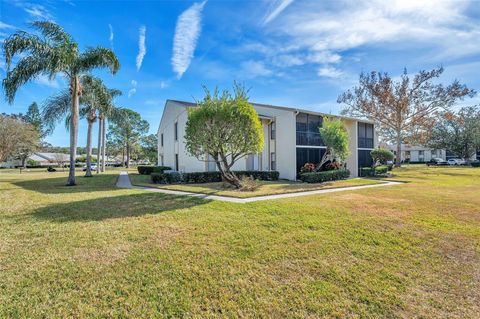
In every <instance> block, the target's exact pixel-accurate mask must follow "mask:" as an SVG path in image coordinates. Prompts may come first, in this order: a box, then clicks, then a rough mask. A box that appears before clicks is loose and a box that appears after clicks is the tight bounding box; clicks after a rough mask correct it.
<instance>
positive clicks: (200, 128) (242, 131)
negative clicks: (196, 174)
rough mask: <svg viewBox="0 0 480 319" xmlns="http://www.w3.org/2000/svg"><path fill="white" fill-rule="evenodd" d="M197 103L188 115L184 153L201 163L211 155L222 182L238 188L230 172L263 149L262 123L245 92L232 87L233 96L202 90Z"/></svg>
mask: <svg viewBox="0 0 480 319" xmlns="http://www.w3.org/2000/svg"><path fill="white" fill-rule="evenodd" d="M197 104H198V107H196V108H191V109H189V113H188V121H187V125H186V130H185V140H186V148H187V151H188V152H189V153H190V154H191V155H193V156H195V157H196V158H198V159H199V160H202V161H207V160H208V159H209V156H210V157H211V159H213V160H214V161H215V163H216V165H217V168H218V170H219V171H220V174H221V175H222V177H223V179H224V180H226V181H227V182H228V183H230V184H232V185H234V186H235V187H236V188H241V187H242V183H241V181H240V179H239V178H238V177H237V176H236V175H235V173H233V172H232V171H231V170H230V169H231V168H232V166H233V165H234V164H235V162H236V161H238V160H239V159H240V158H242V157H245V156H247V155H248V154H252V153H259V152H260V151H261V150H262V149H263V131H262V124H261V122H260V120H259V118H258V114H257V112H256V111H255V109H254V108H253V106H252V105H251V104H250V103H249V102H248V97H247V93H246V91H245V89H244V88H243V87H241V86H239V85H237V84H235V86H234V93H233V95H232V94H231V93H230V92H229V91H227V90H225V91H223V92H222V94H219V92H218V90H215V91H214V92H213V94H211V93H210V91H209V90H208V89H206V88H205V97H204V98H203V100H202V101H200V102H198V103H197Z"/></svg>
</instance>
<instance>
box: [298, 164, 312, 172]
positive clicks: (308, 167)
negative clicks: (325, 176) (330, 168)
mask: <svg viewBox="0 0 480 319" xmlns="http://www.w3.org/2000/svg"><path fill="white" fill-rule="evenodd" d="M313 171H315V164H313V163H305V164H304V165H303V166H302V168H300V172H301V173H309V172H313Z"/></svg>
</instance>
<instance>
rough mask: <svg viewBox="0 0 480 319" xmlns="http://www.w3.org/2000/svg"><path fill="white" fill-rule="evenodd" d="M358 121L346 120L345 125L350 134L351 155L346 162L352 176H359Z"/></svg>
mask: <svg viewBox="0 0 480 319" xmlns="http://www.w3.org/2000/svg"><path fill="white" fill-rule="evenodd" d="M357 123H358V122H357V121H352V120H347V121H345V127H346V129H347V131H348V136H349V150H350V155H349V156H348V158H347V160H346V163H347V168H348V169H349V170H350V174H351V177H358V150H357V145H358V139H357V133H358V130H357Z"/></svg>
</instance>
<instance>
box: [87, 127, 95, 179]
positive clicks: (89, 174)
mask: <svg viewBox="0 0 480 319" xmlns="http://www.w3.org/2000/svg"><path fill="white" fill-rule="evenodd" d="M92 128H93V121H92V120H90V119H89V120H88V129H87V171H86V172H85V177H92ZM97 162H98V159H97ZM97 167H98V163H97Z"/></svg>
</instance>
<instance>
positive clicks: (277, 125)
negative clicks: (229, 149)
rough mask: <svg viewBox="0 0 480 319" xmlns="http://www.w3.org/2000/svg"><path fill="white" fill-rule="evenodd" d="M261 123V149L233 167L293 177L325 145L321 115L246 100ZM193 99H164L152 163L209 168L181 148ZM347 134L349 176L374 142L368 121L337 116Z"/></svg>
mask: <svg viewBox="0 0 480 319" xmlns="http://www.w3.org/2000/svg"><path fill="white" fill-rule="evenodd" d="M252 105H253V107H254V108H255V110H256V111H257V113H258V117H259V118H260V120H261V122H262V126H263V133H264V143H265V144H264V148H263V151H262V152H261V153H260V154H252V155H249V156H248V157H246V158H242V159H240V160H238V161H237V162H236V163H235V165H234V167H233V169H234V170H265V171H268V170H276V171H278V172H279V173H280V178H282V179H289V180H295V179H296V178H297V174H298V172H299V170H300V168H301V167H302V166H303V165H304V164H305V163H319V162H320V159H321V157H322V156H323V153H324V152H325V146H324V145H323V141H322V139H321V137H320V133H319V131H318V127H319V126H321V123H322V118H323V117H324V116H331V115H327V114H323V113H318V112H312V111H308V110H302V109H297V108H292V107H280V106H273V105H265V104H257V103H252ZM191 107H196V104H195V103H190V102H183V101H175V100H167V102H166V104H165V108H164V110H163V114H162V119H161V121H160V125H159V128H158V132H157V135H158V164H159V165H165V166H170V167H172V169H175V170H177V171H181V172H200V171H214V170H215V169H216V167H215V164H214V163H213V162H204V161H200V160H198V159H197V158H195V157H193V156H191V155H189V154H188V153H187V151H186V149H185V139H184V134H185V126H186V123H187V118H188V112H187V110H188V108H191ZM339 118H341V119H342V121H343V122H344V123H345V127H346V128H347V130H348V133H349V136H350V156H349V157H348V159H347V161H346V163H347V168H348V169H349V170H350V171H351V176H352V177H355V176H358V169H359V167H364V166H370V165H371V157H370V151H371V150H372V149H373V148H374V147H376V145H377V140H378V138H377V136H376V133H375V130H374V125H373V123H372V122H370V121H367V120H358V119H355V118H349V117H339Z"/></svg>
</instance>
